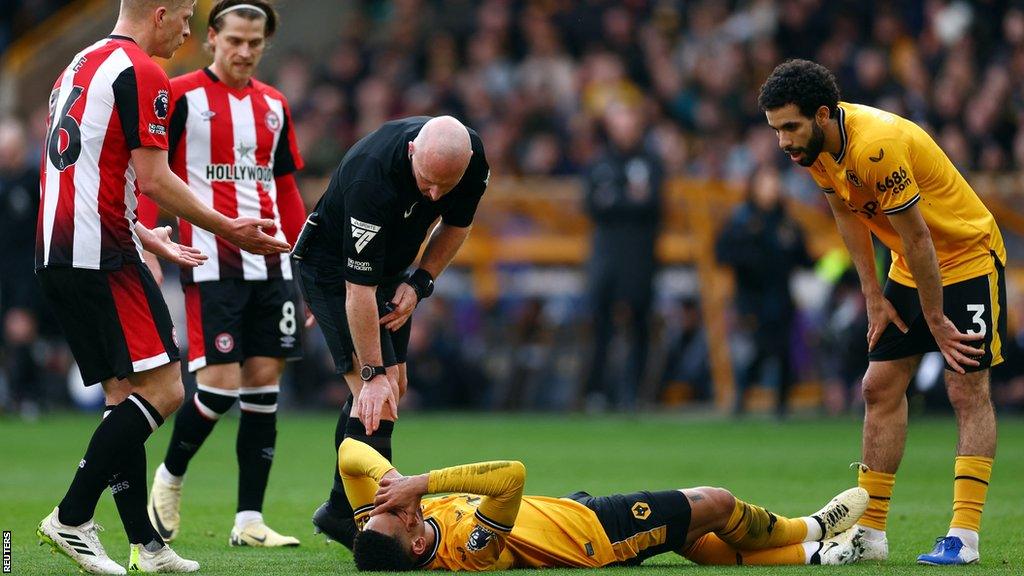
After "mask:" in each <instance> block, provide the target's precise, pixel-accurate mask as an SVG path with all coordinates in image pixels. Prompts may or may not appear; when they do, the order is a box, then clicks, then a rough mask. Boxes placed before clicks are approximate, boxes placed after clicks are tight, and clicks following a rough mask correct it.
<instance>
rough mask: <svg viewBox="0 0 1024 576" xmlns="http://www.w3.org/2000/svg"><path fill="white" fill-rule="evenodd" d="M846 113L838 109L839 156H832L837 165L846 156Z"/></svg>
mask: <svg viewBox="0 0 1024 576" xmlns="http://www.w3.org/2000/svg"><path fill="white" fill-rule="evenodd" d="M846 144H847V142H846V111H845V110H843V109H842V108H839V154H833V155H832V158H833V159H834V160H835V161H836V164H839V163H840V162H842V161H843V157H844V156H846Z"/></svg>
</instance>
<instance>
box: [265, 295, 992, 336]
mask: <svg viewBox="0 0 1024 576" xmlns="http://www.w3.org/2000/svg"><path fill="white" fill-rule="evenodd" d="M288 304H291V302H288ZM967 311H968V312H974V317H973V318H971V320H972V321H973V322H974V324H975V325H976V326H978V327H979V329H978V330H975V329H974V328H973V327H972V328H969V329H968V330H967V332H966V333H967V334H970V335H972V336H985V335H986V334H987V333H988V326H987V325H986V324H985V319H984V318H982V316H983V315H984V314H985V305H984V304H968V305H967ZM282 322H283V320H282ZM282 330H284V329H283V328H282Z"/></svg>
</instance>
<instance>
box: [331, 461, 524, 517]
mask: <svg viewBox="0 0 1024 576" xmlns="http://www.w3.org/2000/svg"><path fill="white" fill-rule="evenodd" d="M428 479H429V480H428V492H429V493H431V494H441V493H445V492H469V493H471V494H479V495H480V496H483V497H484V498H483V501H481V502H480V507H479V508H477V511H476V516H477V517H478V518H479V520H480V522H481V523H482V524H483V525H485V526H488V527H490V528H491V529H493V530H497V531H499V532H505V533H507V532H511V531H512V525H513V524H515V521H516V516H517V515H518V514H519V504H520V503H521V502H522V500H523V485H524V484H526V466H523V463H522V462H516V461H496V462H480V463H477V464H465V465H462V466H453V467H451V468H442V469H441V470H431V472H430V475H429V476H428ZM347 488H348V487H347V486H346V489H347Z"/></svg>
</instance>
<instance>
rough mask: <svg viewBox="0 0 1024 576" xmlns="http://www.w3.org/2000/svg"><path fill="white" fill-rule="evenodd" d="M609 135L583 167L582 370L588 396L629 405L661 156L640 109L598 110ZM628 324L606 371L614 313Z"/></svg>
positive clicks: (642, 330) (637, 367)
mask: <svg viewBox="0 0 1024 576" xmlns="http://www.w3.org/2000/svg"><path fill="white" fill-rule="evenodd" d="M604 127H605V131H606V132H607V136H608V142H607V146H606V149H605V151H604V152H603V153H602V154H601V155H600V156H598V158H597V160H596V161H594V163H593V164H591V165H590V166H589V167H588V168H587V176H586V178H585V180H584V186H585V187H586V208H587V212H588V214H589V215H590V217H591V219H592V220H593V222H594V239H593V243H592V245H591V259H590V271H589V274H590V281H589V285H590V290H591V291H592V292H591V306H592V307H593V308H592V313H593V320H594V332H593V350H592V354H593V356H592V358H591V362H590V369H589V370H588V372H587V374H586V380H585V382H586V395H587V402H588V403H591V402H592V401H596V402H598V403H602V402H603V400H608V401H610V402H612V403H613V404H614V405H615V406H616V407H618V408H620V409H630V408H632V407H633V405H634V402H635V400H636V394H637V390H638V389H639V387H640V383H641V380H642V377H643V374H644V370H645V368H646V366H647V349H648V338H649V316H650V311H651V297H652V287H653V286H652V285H653V281H654V273H655V269H656V266H657V261H656V257H655V240H656V239H657V236H658V227H659V212H660V209H661V188H662V184H663V181H664V171H663V169H662V164H661V159H660V157H659V156H658V155H657V154H656V153H655V152H654V151H652V150H651V149H650V147H649V146H648V145H647V142H646V136H647V122H646V119H645V118H644V116H643V113H642V111H641V110H639V109H637V108H635V107H631V106H628V105H626V104H623V103H619V102H616V103H613V104H611V105H609V106H608V107H607V109H606V110H605V113H604ZM619 310H622V311H623V312H624V313H625V316H627V317H628V320H629V325H630V328H631V330H630V336H629V341H630V354H629V358H628V360H627V366H626V368H625V370H624V375H623V377H622V378H615V377H612V378H609V377H608V376H609V374H608V371H607V370H606V368H607V360H608V356H609V344H610V343H611V339H612V332H613V324H614V323H615V319H616V316H617V314H616V312H617V311H619Z"/></svg>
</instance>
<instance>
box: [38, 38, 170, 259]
mask: <svg viewBox="0 0 1024 576" xmlns="http://www.w3.org/2000/svg"><path fill="white" fill-rule="evenodd" d="M169 111H170V82H169V81H168V79H167V75H166V74H165V73H164V71H163V69H161V68H160V67H159V66H157V64H156V63H155V62H154V61H153V60H152V59H151V58H150V57H149V56H148V55H147V54H146V53H145V52H143V51H142V49H141V48H139V46H138V45H137V44H136V43H135V42H134V41H133V40H132V39H131V38H127V37H124V36H109V37H107V38H104V39H103V40H100V41H99V42H96V43H95V44H93V45H92V46H89V47H88V48H86V49H85V50H82V51H81V52H79V53H78V54H76V55H75V57H74V58H73V59H72V60H71V64H70V65H68V67H67V68H66V69H65V70H64V72H63V73H61V75H60V77H59V78H57V82H56V83H55V84H54V86H53V92H51V94H50V119H49V122H48V125H47V134H48V136H47V139H46V142H45V143H44V150H43V154H42V162H41V166H40V170H39V173H40V177H39V193H40V202H39V220H38V224H37V227H36V269H40V268H44V267H47V266H62V267H74V268H87V269H91V270H117V269H120V268H121V266H122V265H123V264H124V263H126V262H141V261H142V245H141V243H140V242H139V238H138V236H137V235H136V234H135V220H136V216H135V209H136V206H137V193H138V187H137V185H136V182H135V168H134V167H133V165H132V162H131V151H132V150H134V149H135V148H139V147H154V148H162V149H164V150H166V149H167V126H168V121H169Z"/></svg>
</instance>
